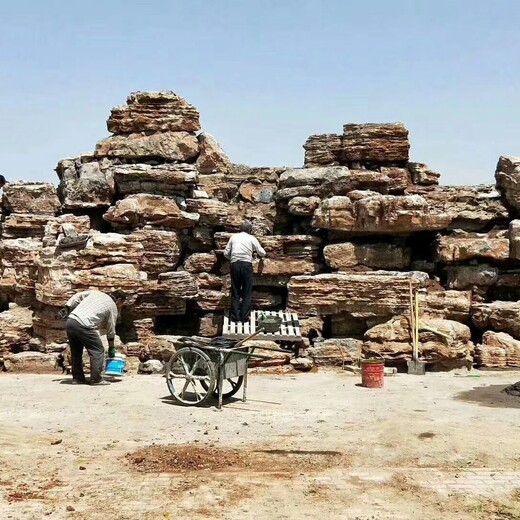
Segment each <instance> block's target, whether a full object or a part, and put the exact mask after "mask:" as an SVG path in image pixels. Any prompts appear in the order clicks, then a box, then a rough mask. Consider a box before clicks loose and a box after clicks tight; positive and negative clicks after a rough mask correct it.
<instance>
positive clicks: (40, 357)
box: [4, 352, 57, 374]
mask: <svg viewBox="0 0 520 520" xmlns="http://www.w3.org/2000/svg"><path fill="white" fill-rule="evenodd" d="M56 360H57V356H56V354H44V353H43V352H20V353H18V354H7V355H6V356H4V370H6V371H7V372H19V373H20V372H27V373H31V374H35V373H36V374H48V373H53V372H55V371H56Z"/></svg>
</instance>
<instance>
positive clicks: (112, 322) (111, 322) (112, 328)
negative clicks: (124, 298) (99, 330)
mask: <svg viewBox="0 0 520 520" xmlns="http://www.w3.org/2000/svg"><path fill="white" fill-rule="evenodd" d="M116 323H117V308H116V310H115V311H114V310H112V309H111V310H110V312H109V314H108V318H107V339H108V341H109V342H111V341H112V342H113V341H114V336H115V335H116Z"/></svg>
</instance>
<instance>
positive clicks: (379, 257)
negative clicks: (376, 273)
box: [323, 242, 410, 271]
mask: <svg viewBox="0 0 520 520" xmlns="http://www.w3.org/2000/svg"><path fill="white" fill-rule="evenodd" d="M323 256H324V257H325V262H326V263H327V265H328V266H330V267H332V269H336V270H339V271H344V270H348V269H352V268H353V267H358V266H365V267H369V268H373V269H389V270H392V269H406V268H407V267H408V266H409V264H410V248H408V247H403V246H399V245H396V244H387V243H383V242H377V243H373V244H372V243H370V244H357V243H353V242H343V243H341V244H329V245H327V246H325V247H324V248H323Z"/></svg>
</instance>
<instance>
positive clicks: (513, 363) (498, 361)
mask: <svg viewBox="0 0 520 520" xmlns="http://www.w3.org/2000/svg"><path fill="white" fill-rule="evenodd" d="M475 361H476V363H477V365H478V366H482V367H492V368H506V367H515V368H519V367H520V341H519V340H517V339H515V338H513V337H512V336H510V335H509V334H506V333H505V332H493V331H491V330H488V331H486V332H484V335H483V336H482V344H481V345H477V346H476V347H475Z"/></svg>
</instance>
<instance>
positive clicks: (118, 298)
mask: <svg viewBox="0 0 520 520" xmlns="http://www.w3.org/2000/svg"><path fill="white" fill-rule="evenodd" d="M110 296H112V299H113V300H114V301H115V302H116V305H117V307H122V306H123V305H124V304H125V302H126V293H125V292H124V291H119V290H117V291H114V292H113V293H112V294H111V295H110Z"/></svg>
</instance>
